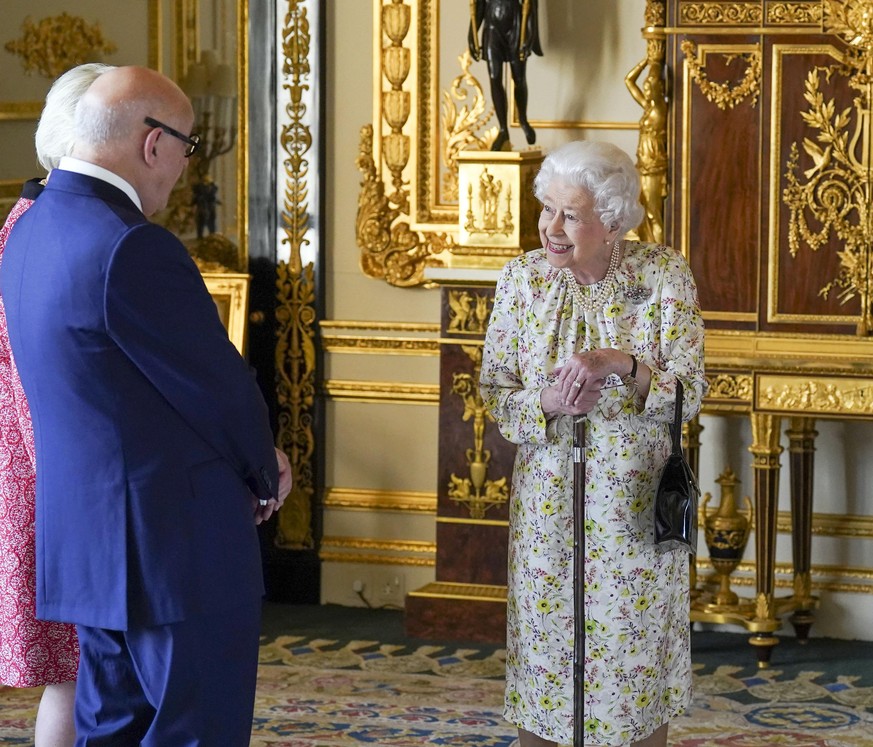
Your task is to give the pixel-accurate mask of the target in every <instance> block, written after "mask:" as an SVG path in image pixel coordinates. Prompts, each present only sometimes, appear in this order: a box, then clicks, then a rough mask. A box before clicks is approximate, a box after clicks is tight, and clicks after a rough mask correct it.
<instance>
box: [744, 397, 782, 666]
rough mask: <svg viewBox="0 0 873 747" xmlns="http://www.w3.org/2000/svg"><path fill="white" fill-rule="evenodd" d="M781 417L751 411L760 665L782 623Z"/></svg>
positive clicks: (755, 641) (753, 639)
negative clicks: (778, 596)
mask: <svg viewBox="0 0 873 747" xmlns="http://www.w3.org/2000/svg"><path fill="white" fill-rule="evenodd" d="M780 423H781V418H780V416H778V415H764V414H761V413H752V414H751V424H752V445H751V446H750V447H749V451H750V452H751V453H752V455H753V457H754V462H753V465H752V467H753V470H754V478H755V580H756V592H757V594H756V598H755V618H754V621H753V622H754V624H755V627H754V630H755V631H756V633H755V635H753V636H752V637H751V639H750V640H749V642H750V643H751V644H752V645H753V646H755V647H756V651H757V655H758V666H759V667H761V668H765V667H767V666H769V665H770V656H771V654H772V653H773V647H774V646H776V644H778V643H779V639H778V638H776V636H774V635H773V632H774V631H776V630H778V629H779V628H780V627H781V624H780V622H779V620H778V619H777V618H776V608H775V593H774V592H775V586H776V520H777V514H778V508H779V470H780V460H779V457H780V454H781V453H782V447H781V446H780V444H779V436H780V430H779V428H780Z"/></svg>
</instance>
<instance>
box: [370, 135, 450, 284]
mask: <svg viewBox="0 0 873 747" xmlns="http://www.w3.org/2000/svg"><path fill="white" fill-rule="evenodd" d="M357 166H358V170H359V171H361V173H362V174H363V175H364V180H363V181H362V182H361V194H360V195H359V196H358V215H357V219H356V222H355V229H356V235H357V241H358V246H359V247H360V248H361V268H362V269H363V271H364V272H365V273H366V274H367V275H369V276H370V277H373V278H383V279H385V280H387V281H388V283H390V284H391V285H396V286H401V287H408V286H413V285H422V284H423V283H424V268H425V267H426V266H428V265H435V266H439V265H441V264H442V263H441V262H440V261H439V260H438V259H436V257H435V256H434V255H436V254H438V253H440V252H442V251H445V250H448V249H450V248H451V247H452V246H454V244H455V241H454V239H453V238H452V237H451V236H449V235H448V234H445V233H424V234H418V233H416V232H415V231H413V230H412V229H411V228H410V227H409V223H408V222H406V221H398V220H397V219H398V218H399V217H401V216H403V215H407V214H408V211H409V195H408V193H405V192H402V191H401V192H395V193H394V194H393V195H391V197H388V196H387V195H386V194H385V184H384V182H383V181H382V179H381V178H380V176H379V172H378V169H377V168H376V162H375V161H374V160H373V126H372V125H364V126H363V127H362V128H361V148H360V153H359V154H358V159H357ZM398 201H399V202H398Z"/></svg>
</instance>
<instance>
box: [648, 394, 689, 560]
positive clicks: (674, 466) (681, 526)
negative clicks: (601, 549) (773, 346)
mask: <svg viewBox="0 0 873 747" xmlns="http://www.w3.org/2000/svg"><path fill="white" fill-rule="evenodd" d="M670 435H672V437H673V452H672V453H671V454H670V456H669V457H668V459H667V464H665V465H664V471H663V473H662V474H661V480H660V482H659V483H658V490H657V492H656V493H655V544H656V545H657V546H658V548H659V549H661V550H664V551H667V550H687V551H688V552H689V553H691V554H692V555H696V554H697V503H698V501H699V499H700V488H699V487H698V486H697V480H695V479H694V473H693V472H692V471H691V467H689V466H688V462H686V461H685V455H684V454H683V453H682V382H679V381H677V382H676V414H675V415H674V417H673V424H672V425H671V426H670Z"/></svg>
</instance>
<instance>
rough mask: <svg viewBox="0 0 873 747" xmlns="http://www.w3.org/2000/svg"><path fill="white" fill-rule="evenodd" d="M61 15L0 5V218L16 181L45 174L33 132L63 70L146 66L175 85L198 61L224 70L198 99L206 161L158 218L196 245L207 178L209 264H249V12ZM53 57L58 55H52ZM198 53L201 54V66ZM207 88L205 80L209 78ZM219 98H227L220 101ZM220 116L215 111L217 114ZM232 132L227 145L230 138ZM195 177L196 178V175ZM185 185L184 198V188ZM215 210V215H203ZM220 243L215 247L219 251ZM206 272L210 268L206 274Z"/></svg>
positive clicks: (197, 3) (237, 6) (105, 8)
mask: <svg viewBox="0 0 873 747" xmlns="http://www.w3.org/2000/svg"><path fill="white" fill-rule="evenodd" d="M69 5H70V9H69V10H68V11H63V10H60V9H56V7H55V6H54V5H53V6H52V7H51V8H49V9H47V10H44V11H39V12H38V13H35V12H34V4H33V2H32V0H4V2H3V21H4V23H3V29H2V31H0V56H2V57H3V71H4V74H3V76H0V137H2V139H0V143H2V153H3V158H0V212H2V216H3V217H5V215H6V212H8V209H9V208H10V207H11V205H12V204H14V202H15V200H16V199H17V197H18V193H19V191H20V187H21V183H22V182H23V181H25V180H27V179H30V178H33V177H35V176H38V175H41V174H42V173H43V172H42V170H41V168H40V167H39V164H38V162H37V160H36V156H35V154H34V148H33V133H34V130H35V129H36V123H37V121H38V119H39V114H40V111H41V110H42V102H43V100H44V98H45V94H46V92H47V91H48V88H49V86H50V85H51V83H52V81H53V80H54V79H55V78H56V77H57V76H58V75H60V74H61V73H62V72H64V70H67V69H69V68H70V67H72V66H74V65H77V64H80V63H82V62H91V61H102V62H107V63H110V64H113V65H146V66H148V67H152V68H154V69H156V70H160V71H161V72H163V73H164V74H166V75H168V76H170V77H171V78H173V79H174V80H176V81H177V82H179V83H180V84H181V83H183V82H184V79H185V75H186V74H187V73H188V71H189V69H190V68H192V66H196V65H198V64H200V63H201V62H203V61H205V62H212V63H214V64H215V65H221V66H222V67H221V68H220V73H221V75H220V79H219V81H218V83H219V85H218V88H217V89H216V88H212V89H207V90H198V93H204V94H205V95H204V96H203V97H202V101H201V106H200V108H201V113H202V112H203V111H204V110H205V108H206V107H209V108H215V107H218V109H220V114H216V113H215V112H213V113H212V115H211V116H212V120H211V123H210V125H209V132H208V133H207V138H206V140H207V141H208V142H207V143H206V145H207V146H208V147H205V148H202V151H203V155H204V156H208V158H201V159H200V161H199V162H198V163H193V162H192V164H191V166H192V167H196V168H189V170H188V171H189V174H188V175H187V176H186V178H185V179H184V180H183V184H182V185H180V188H179V189H177V194H176V196H175V199H174V201H173V202H172V203H171V210H170V212H169V213H166V214H164V215H162V216H160V221H161V222H162V223H164V224H165V225H168V227H170V228H171V229H172V230H174V232H176V233H177V234H178V235H180V236H181V237H182V238H183V239H184V240H186V243H189V242H196V239H197V238H198V237H197V205H196V204H195V200H194V195H193V194H192V186H193V185H194V184H197V183H198V181H195V180H193V179H192V177H193V176H195V175H196V176H198V178H199V183H202V182H203V180H204V177H208V178H209V183H211V185H212V186H211V187H210V188H209V192H210V193H211V194H209V195H208V197H210V198H211V203H210V200H205V201H204V199H203V198H202V196H201V197H200V200H199V201H200V202H201V203H204V202H205V210H206V213H205V217H204V213H203V212H202V210H201V216H200V222H201V223H202V224H203V227H202V230H201V233H203V234H204V235H205V236H204V238H208V236H209V235H211V234H213V233H214V234H215V235H216V236H221V237H224V238H226V239H227V241H226V242H222V241H218V240H217V239H216V240H211V241H209V242H208V244H209V247H210V248H211V250H213V252H214V254H215V258H214V261H216V262H218V263H220V264H221V265H223V266H225V267H227V268H229V269H232V270H242V269H244V268H245V266H246V258H247V247H246V228H247V210H246V205H247V195H246V190H245V179H243V178H240V175H243V174H245V172H246V145H247V143H246V132H245V127H243V126H242V125H243V123H244V122H245V117H246V102H247V96H246V75H245V70H246V58H247V46H246V39H247V35H246V9H245V4H244V3H237V2H234V0H146V2H138V3H125V4H124V9H123V12H119V7H120V6H119V4H118V3H117V2H116V1H115V0H77V2H76V3H70V4H69ZM58 50H62V51H61V52H58ZM204 53H206V57H205V60H204V57H203V55H204ZM207 82H208V81H207ZM222 94H232V95H231V96H225V97H224V98H223V99H222ZM216 111H217V110H216ZM216 116H220V117H222V118H223V120H222V128H223V129H224V131H225V132H224V135H223V136H222V137H223V139H222V137H219V136H218V135H217V133H216V132H215V129H216V128H215V119H216ZM231 129H233V130H234V131H235V132H234V136H233V139H232V141H231V140H230V139H229V138H228V135H229V130H231ZM198 171H199V175H198V174H196V173H195V172H198ZM185 188H187V191H185ZM212 209H214V214H212V213H211V212H210V211H211V210H212ZM211 228H214V231H210V229H211ZM219 244H221V246H220V247H218V246H217V245H219ZM207 269H209V268H208V267H207Z"/></svg>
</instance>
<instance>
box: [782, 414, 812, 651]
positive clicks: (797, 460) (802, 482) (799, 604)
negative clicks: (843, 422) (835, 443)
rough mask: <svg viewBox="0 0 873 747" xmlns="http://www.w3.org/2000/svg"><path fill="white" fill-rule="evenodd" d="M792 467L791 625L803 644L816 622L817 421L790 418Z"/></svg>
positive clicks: (789, 449)
mask: <svg viewBox="0 0 873 747" xmlns="http://www.w3.org/2000/svg"><path fill="white" fill-rule="evenodd" d="M787 434H788V440H789V446H788V452H789V464H790V468H791V552H792V557H793V560H794V603H795V605H796V608H795V611H794V613H793V614H792V615H791V618H790V619H791V624H792V625H793V626H794V633H795V635H796V636H797V640H798V641H799V642H800V643H806V642H807V641H808V640H809V629H810V627H812V623H813V620H814V619H815V618H814V616H813V614H812V610H813V608H814V607H815V605H816V600H815V599H814V598H813V596H812V577H811V568H812V559H811V555H812V500H813V467H814V463H815V437H816V436H817V435H818V431H816V430H815V419H814V418H802V417H793V418H791V427H790V428H789V429H788V431H787Z"/></svg>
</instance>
